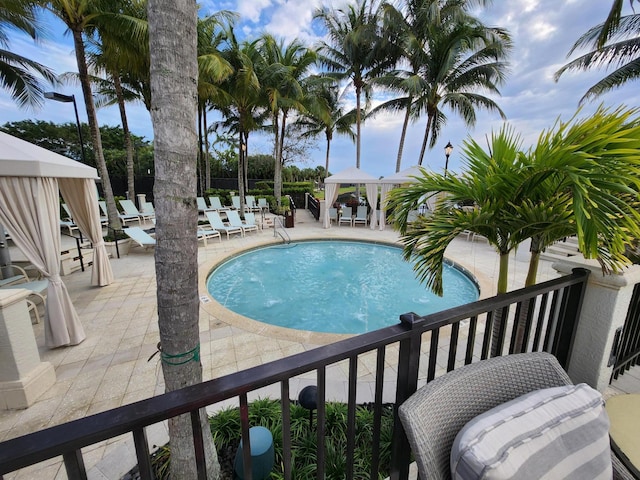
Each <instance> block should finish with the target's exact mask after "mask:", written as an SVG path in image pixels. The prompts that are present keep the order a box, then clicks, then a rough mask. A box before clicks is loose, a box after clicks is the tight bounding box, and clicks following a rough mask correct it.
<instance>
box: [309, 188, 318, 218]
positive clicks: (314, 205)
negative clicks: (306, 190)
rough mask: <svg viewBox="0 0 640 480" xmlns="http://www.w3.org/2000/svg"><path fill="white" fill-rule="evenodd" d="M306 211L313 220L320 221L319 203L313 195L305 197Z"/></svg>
mask: <svg viewBox="0 0 640 480" xmlns="http://www.w3.org/2000/svg"><path fill="white" fill-rule="evenodd" d="M306 200H307V210H309V211H310V212H311V215H313V218H315V219H316V220H320V201H319V200H318V199H317V198H316V197H314V196H313V195H309V194H307V195H306Z"/></svg>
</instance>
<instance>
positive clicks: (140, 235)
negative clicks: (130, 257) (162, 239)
mask: <svg viewBox="0 0 640 480" xmlns="http://www.w3.org/2000/svg"><path fill="white" fill-rule="evenodd" d="M122 231H123V232H124V233H125V234H126V235H127V237H129V238H130V239H131V240H133V241H134V242H135V243H137V244H138V245H139V246H141V247H143V248H144V249H145V250H146V249H148V248H150V247H155V246H156V239H155V238H153V237H152V236H151V235H149V234H148V233H147V232H145V231H144V230H143V229H142V228H140V227H128V228H124V229H122Z"/></svg>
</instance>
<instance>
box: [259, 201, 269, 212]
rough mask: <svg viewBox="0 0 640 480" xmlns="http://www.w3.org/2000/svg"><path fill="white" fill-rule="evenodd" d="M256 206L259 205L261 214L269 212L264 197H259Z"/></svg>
mask: <svg viewBox="0 0 640 480" xmlns="http://www.w3.org/2000/svg"><path fill="white" fill-rule="evenodd" d="M258 206H259V207H260V213H262V214H263V215H264V214H265V213H269V203H268V202H267V199H266V198H259V199H258Z"/></svg>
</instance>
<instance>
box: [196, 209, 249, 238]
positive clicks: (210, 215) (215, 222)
mask: <svg viewBox="0 0 640 480" xmlns="http://www.w3.org/2000/svg"><path fill="white" fill-rule="evenodd" d="M205 216H206V217H207V220H209V224H210V225H211V228H213V229H214V230H217V231H219V232H221V233H222V232H224V233H226V234H227V238H229V235H231V234H232V233H239V234H240V236H241V237H244V230H243V229H242V228H240V227H232V226H229V225H225V224H224V222H223V221H222V218H220V214H219V213H218V212H213V211H211V212H205Z"/></svg>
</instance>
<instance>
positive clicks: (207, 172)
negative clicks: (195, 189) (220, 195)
mask: <svg viewBox="0 0 640 480" xmlns="http://www.w3.org/2000/svg"><path fill="white" fill-rule="evenodd" d="M202 121H203V123H204V125H203V130H204V132H203V133H204V189H205V190H209V189H210V188H211V158H210V157H209V132H208V130H209V129H208V127H207V106H206V105H203V106H202Z"/></svg>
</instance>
